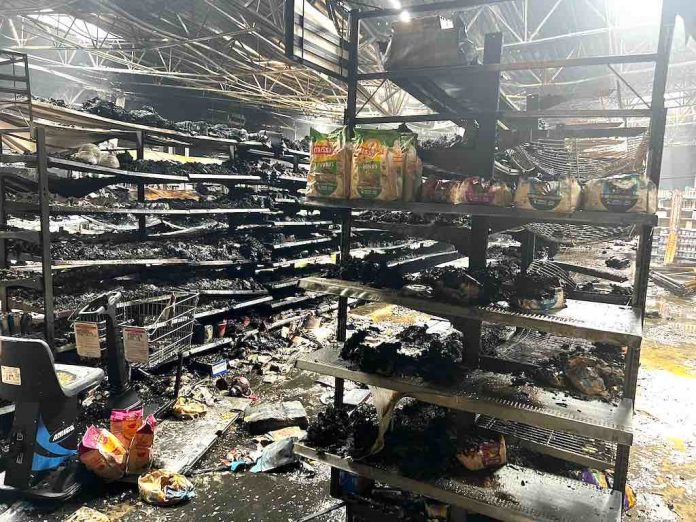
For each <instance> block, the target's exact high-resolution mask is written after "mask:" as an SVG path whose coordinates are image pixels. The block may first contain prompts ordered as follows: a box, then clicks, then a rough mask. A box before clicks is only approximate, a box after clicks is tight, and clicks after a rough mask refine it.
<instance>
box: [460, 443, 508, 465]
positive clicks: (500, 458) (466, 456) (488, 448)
mask: <svg viewBox="0 0 696 522" xmlns="http://www.w3.org/2000/svg"><path fill="white" fill-rule="evenodd" d="M457 460H458V461H459V462H460V463H461V464H462V465H463V466H464V467H465V468H466V469H468V470H469V471H479V470H481V469H485V468H497V467H499V466H502V465H503V464H505V463H506V462H507V447H506V446H505V439H504V438H503V436H502V435H501V436H500V439H498V440H494V439H490V440H486V441H482V442H479V443H477V444H476V445H475V446H472V447H469V448H465V449H462V450H460V451H459V452H458V453H457Z"/></svg>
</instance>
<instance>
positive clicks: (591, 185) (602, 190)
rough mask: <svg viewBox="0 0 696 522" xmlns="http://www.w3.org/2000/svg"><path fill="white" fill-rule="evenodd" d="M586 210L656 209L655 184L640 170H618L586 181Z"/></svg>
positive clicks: (625, 210) (643, 210) (653, 211)
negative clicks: (610, 174) (628, 171)
mask: <svg viewBox="0 0 696 522" xmlns="http://www.w3.org/2000/svg"><path fill="white" fill-rule="evenodd" d="M584 193H585V198H584V204H583V208H584V209H585V210H600V211H605V212H646V213H648V214H653V213H655V211H656V209H657V187H656V186H655V184H654V183H653V182H652V181H650V180H649V179H648V178H647V176H645V175H643V174H638V173H634V174H617V175H616V176H608V177H606V178H597V179H592V180H590V181H588V182H587V183H586V185H585V191H584Z"/></svg>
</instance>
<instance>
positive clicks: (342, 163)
mask: <svg viewBox="0 0 696 522" xmlns="http://www.w3.org/2000/svg"><path fill="white" fill-rule="evenodd" d="M309 135H310V139H311V143H310V159H309V173H308V174H307V193H306V194H307V196H308V197H314V198H331V199H347V198H348V179H349V176H348V172H349V170H350V169H349V163H350V148H349V147H348V144H347V143H346V142H347V140H346V128H345V127H341V128H340V129H336V130H335V131H333V132H329V133H326V134H324V133H321V132H319V131H317V130H315V129H310V130H309Z"/></svg>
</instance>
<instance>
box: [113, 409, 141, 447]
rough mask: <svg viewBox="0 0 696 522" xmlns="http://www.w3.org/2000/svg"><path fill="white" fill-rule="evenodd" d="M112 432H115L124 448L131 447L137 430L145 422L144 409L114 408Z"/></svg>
mask: <svg viewBox="0 0 696 522" xmlns="http://www.w3.org/2000/svg"><path fill="white" fill-rule="evenodd" d="M110 421H111V425H110V428H111V433H113V434H114V435H115V436H116V438H118V440H119V441H121V444H122V445H123V447H124V448H129V447H130V444H131V439H132V438H133V436H134V435H135V432H136V431H137V430H138V428H140V426H141V425H142V424H143V409H142V408H140V409H137V410H112V411H111V419H110Z"/></svg>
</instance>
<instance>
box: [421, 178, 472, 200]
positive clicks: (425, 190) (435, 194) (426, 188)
mask: <svg viewBox="0 0 696 522" xmlns="http://www.w3.org/2000/svg"><path fill="white" fill-rule="evenodd" d="M461 184H462V182H461V181H460V180H454V179H439V178H436V177H434V176H430V177H428V179H426V180H425V182H424V183H423V187H422V189H421V201H424V202H426V203H452V204H456V203H461V201H459V197H460V196H461V190H460V186H461Z"/></svg>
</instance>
